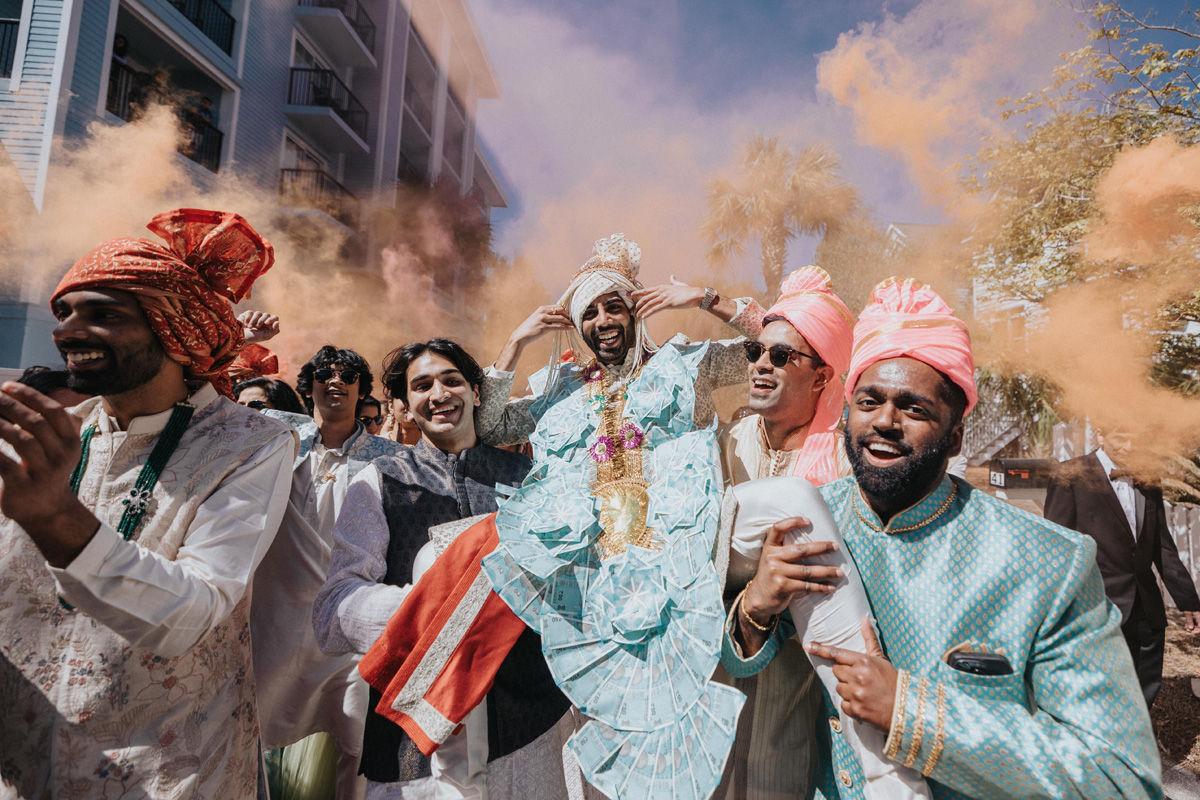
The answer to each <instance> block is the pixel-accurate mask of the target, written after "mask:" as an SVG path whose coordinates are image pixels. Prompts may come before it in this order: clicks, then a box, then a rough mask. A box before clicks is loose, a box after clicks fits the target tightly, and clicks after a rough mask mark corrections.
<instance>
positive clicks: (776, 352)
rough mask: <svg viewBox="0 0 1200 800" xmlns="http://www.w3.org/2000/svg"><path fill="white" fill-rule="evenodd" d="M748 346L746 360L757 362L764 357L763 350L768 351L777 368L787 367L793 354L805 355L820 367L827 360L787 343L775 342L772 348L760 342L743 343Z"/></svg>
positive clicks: (752, 362) (773, 364)
mask: <svg viewBox="0 0 1200 800" xmlns="http://www.w3.org/2000/svg"><path fill="white" fill-rule="evenodd" d="M742 346H743V347H745V348H746V360H747V361H749V362H750V363H751V364H754V363H757V362H758V360H759V359H760V358H762V354H763V351H764V350H766V351H767V355H768V357H769V358H770V359H771V366H772V367H775V368H776V369H782V368H783V367H786V366H787V364H788V362H789V361H791V360H792V356H803V357H804V358H807V359H811V360H812V362H813V366H814V367H819V366H821V365H822V364H824V363H825V362H823V361H822V360H821V359H819V358H817V357H816V356H814V355H812V354H811V353H803V352H801V351H799V350H797V349H796V348H794V347H788V346H787V345H786V344H773V345H771V347H770V348H766V347H763V346H762V344H761V343H760V342H744V343H743V344H742Z"/></svg>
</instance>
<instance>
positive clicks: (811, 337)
mask: <svg viewBox="0 0 1200 800" xmlns="http://www.w3.org/2000/svg"><path fill="white" fill-rule="evenodd" d="M767 316H768V317H770V316H779V317H783V318H784V319H786V320H787V321H788V322H790V323H791V324H792V327H793V328H795V329H796V332H797V333H799V334H800V335H801V336H803V337H804V340H805V341H806V342H808V344H809V346H811V347H812V348H813V349H814V350H816V351H817V355H818V356H820V357H821V360H822V361H824V362H825V363H826V364H828V365H829V366H831V367H833V378H832V379H831V380H830V381H829V383H828V384H826V385H825V389H824V390H823V391H822V392H821V396H820V397H819V398H817V413H816V415H815V416H814V417H813V421H812V424H811V425H810V426H809V429H808V436H807V437H805V439H804V447H802V448H801V450H800V453H799V455H798V456H797V457H796V467H795V469H794V470H793V473H792V474H794V475H796V476H798V477H801V478H804V479H805V480H807V481H809V482H810V483H812V484H814V485H816V486H820V485H821V484H823V483H829V482H830V481H834V480H837V478H838V464H837V448H838V437H837V424H838V420H839V419H841V416H842V394H843V387H842V382H841V380H839V378H838V376H839V375H841V374H842V373H843V372H845V371H846V367H847V366H848V365H849V363H850V344H851V339H852V335H853V334H852V331H853V326H854V316H853V315H852V314H851V313H850V309H848V308H846V304H845V303H843V302H842V301H841V298H839V297H838V296H837V295H836V294H834V293H833V288H832V285H831V283H830V280H829V275H828V273H826V272H825V270H823V269H821V268H820V267H804V268H803V269H798V270H796V271H795V272H793V273H792V274H791V275H789V276H787V278H785V279H784V281H783V286H782V287H781V291H780V294H779V299H778V300H777V301H775V305H773V306H771V309H770V310H769V311H767Z"/></svg>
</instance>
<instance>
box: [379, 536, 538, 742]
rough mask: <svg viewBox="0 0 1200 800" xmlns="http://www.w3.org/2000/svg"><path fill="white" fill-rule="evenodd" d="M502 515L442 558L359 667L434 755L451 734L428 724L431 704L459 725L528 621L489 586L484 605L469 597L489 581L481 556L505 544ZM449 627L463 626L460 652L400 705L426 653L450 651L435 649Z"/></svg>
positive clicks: (389, 710)
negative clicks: (500, 523) (499, 525)
mask: <svg viewBox="0 0 1200 800" xmlns="http://www.w3.org/2000/svg"><path fill="white" fill-rule="evenodd" d="M495 520H496V515H495V514H490V515H489V516H488V517H487V518H485V519H483V520H481V521H479V522H477V523H476V524H474V525H472V526H471V527H470V528H468V529H467V530H466V531H464V532H463V533H461V534H459V536H458V537H457V538H456V539H455V540H454V541H453V542H452V543H451V545H450V546H449V547H448V548H446V552H445V553H443V554H442V555H440V556H438V559H437V561H436V562H434V565H433V566H432V567H430V568H429V571H428V572H426V573H425V574H424V575H423V576H421V579H420V580H419V581H418V582H417V584H416V586H414V587H413V589H412V591H411V592H410V593H409V594H408V596H407V597H406V598H405V599H404V603H403V604H402V605H401V606H400V608H399V610H397V611H396V613H395V614H394V615H393V616H392V618H391V620H389V621H388V624H387V628H386V629H385V630H384V632H383V635H382V636H380V637H379V641H377V642H376V643H375V644H374V646H372V647H371V649H370V650H369V651H368V652H367V654H366V655H365V656H364V657H363V659H362V661H361V662H359V665H358V671H359V674H361V675H362V676H363V679H364V680H366V682H367V683H368V684H370V685H371V686H372V687H374V688H375V689H377V690H378V691H379V692H381V693H382V694H383V699H381V700H380V701H379V704H378V705H377V706H376V707H375V710H376V711H377V712H378V713H379V714H381V715H382V716H384V717H386V718H388V719H390V720H392V721H393V722H395V723H396V724H397V725H399V726H400V727H402V728H403V729H404V731H405V733H407V734H408V735H409V737H411V738H412V740H413V741H414V742H415V743H416V744H417V747H419V748H420V749H421V752H422V753H424V754H425V755H432V754H433V752H434V751H435V750H437V748H438V746H439V745H441V743H442V742H443V741H445V740H446V739H447V738H448V737H449V735H450V731H446V730H444V724H443V725H442V726H440V727H442V728H443V730H442V731H440V732H438V731H432V730H426V729H425V728H426V727H428V726H426V725H423V724H422V722H426V723H427V722H428V721H429V719H430V715H429V714H428V713H427V711H428V706H432V709H433V710H435V711H436V712H437V714H439V715H440V716H441V717H443V718H444V719H445V720H448V721H449V722H450V723H453V724H454V725H458V724H460V723H461V722H462V721H463V719H465V718H466V716H467V714H468V713H470V711H471V710H472V709H474V708H475V707H476V706H477V705H479V703H481V702H482V701H483V699H484V696H485V695H486V694H487V693H488V691H489V690H490V689H491V688H492V682H493V681H494V680H495V677H496V671H497V670H498V669H499V668H500V664H501V663H502V662H503V661H504V659H505V657H506V656H508V653H509V651H510V650H511V649H512V647H513V645H514V644H516V641H517V639H518V637H520V635H521V632H522V631H524V630H525V623H524V622H522V621H521V620H520V618H519V617H517V616H516V615H515V614H513V613H512V611H511V610H509V608H508V606H507V605H505V603H504V601H503V600H501V599H500V597H499V595H497V594H496V593H495V592H493V591H491V590H490V588H489V590H488V592H487V596H486V599H485V600H483V602H482V605H480V604H479V603H478V602H476V601H472V600H471V599H470V598H469V596H468V595H469V594H470V590H471V588H472V586H475V587H476V591H475V593H474V595H475V597H478V591H479V589H478V583H477V582H478V581H480V580H483V581H486V580H487V577H486V576H485V575H484V574H483V568H482V565H481V563H480V562H481V561H482V560H483V558H484V556H486V555H488V554H489V553H491V552H492V551H494V550H495V549H496V547H497V546H498V545H499V543H500V539H499V535H498V534H497V533H496V522H495ZM449 626H453V627H454V628H456V629H457V628H460V627H461V628H462V629H463V633H462V636H461V639H460V641H459V642H458V644H457V646H456V647H455V648H454V651H453V653H451V654H450V656H449V658H448V660H446V663H445V665H444V666H442V667H441V669H439V670H437V672H436V675H435V677H434V678H433V679H432V682H431V683H430V684H429V686H428V687H425V690H424V691H423V692H422V691H421V687H418V686H415V685H414V686H413V687H410V688H409V691H408V692H406V693H405V697H404V699H403V700H402V702H401V703H400V704H399V707H398V708H397V707H396V706H397V703H396V700H397V698H398V697H400V696H401V692H402V691H404V689H405V687H406V686H407V685H408V684H409V683H410V682H411V681H412V678H413V674H414V673H415V672H416V671H417V668H418V667H419V666H421V664H422V663H423V662H425V661H426V660H427V659H433V660H434V661H436V659H438V658H441V657H444V656H442V655H439V654H438V653H434V654H430V652H429V650H430V647H431V646H432V645H433V643H434V641H435V640H436V639H437V637H438V635H439V634H440V633H442V631H443V630H444V629H446V628H447V627H449ZM430 666H434V664H432V663H431V664H430V665H427V667H426V670H423V673H424V674H428V671H429V667H430ZM426 704H427V705H426ZM418 709H425V710H426V715H425V717H426V718H425V720H423V721H419V720H418V719H415V718H414V716H413V714H412V713H410V712H416V713H417V716H421V715H422V714H421V711H419V710H418ZM435 719H436V717H435Z"/></svg>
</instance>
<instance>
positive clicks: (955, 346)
mask: <svg viewBox="0 0 1200 800" xmlns="http://www.w3.org/2000/svg"><path fill="white" fill-rule="evenodd" d="M905 357H906V358H914V359H916V360H917V361H922V362H924V363H926V364H928V365H929V366H931V367H933V368H934V369H936V370H937V371H938V372H940V373H942V374H943V375H945V376H946V377H948V378H949V379H950V380H952V381H954V382H955V383H957V384H958V385H959V386H960V387H962V390H963V392H965V393H966V395H967V413H968V414H969V413H970V412H971V409H973V408H974V407H975V401H976V400H978V399H979V392H978V391H977V390H976V388H975V359H973V358H972V357H971V334H970V332H968V330H967V326H966V323H964V322H963V321H962V320H961V319H959V318H957V317H955V316H954V310H953V309H952V308H950V306H948V305H946V301H945V300H943V299H942V298H941V296H939V295H938V293H937V292H935V291H934V290H933V289H930V288H929V287H928V286H926V285H925V284H923V283H920V282H918V281H914V280H913V279H911V278H909V279H908V280H904V281H902V280H900V279H899V278H888V279H887V280H886V281H884V282H882V283H880V284H879V285H878V286H876V287H875V291H874V292H873V293H872V295H871V303H870V304H869V305H868V306H867V307H866V308H864V309H863V312H862V314H860V315H859V317H858V324H857V325H855V326H854V353H853V355H852V356H851V357H850V373H849V374H848V375H847V376H846V398H847V400H849V398H850V395H851V393H852V392H853V391H854V386H855V384H857V383H858V378H859V376H860V375H862V374H863V373H864V372H865V371H866V370H867V368H868V367H870V366H871V365H872V364H874V363H876V362H878V361H884V360H886V359H889V358H905Z"/></svg>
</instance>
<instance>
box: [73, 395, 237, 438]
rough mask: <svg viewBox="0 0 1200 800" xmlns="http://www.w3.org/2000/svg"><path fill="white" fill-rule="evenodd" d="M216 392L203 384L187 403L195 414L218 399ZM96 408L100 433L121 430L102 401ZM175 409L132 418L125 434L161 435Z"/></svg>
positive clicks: (99, 401)
mask: <svg viewBox="0 0 1200 800" xmlns="http://www.w3.org/2000/svg"><path fill="white" fill-rule="evenodd" d="M220 396H221V395H219V394H217V390H216V389H214V388H213V385H212V384H211V383H205V384H204V385H203V386H201V387H200V388H199V389H197V390H196V391H195V392H193V393H192V395H191V396H190V397H188V400H187V401H188V402H189V403H191V404H192V405H194V406H195V407H196V413H199V412H200V411H202V410H203V409H205V408H207V407H208V406H209V405H210V404H211V403H213V402H215V401H216V400H217V399H219V398H220ZM96 405H97V408H98V409H99V412H100V413H99V421H98V422H99V428H100V432H101V433H113V432H117V431H120V430H121V427H120V425H118V424H117V420H116V418H115V417H110V416H109V415H108V414H106V413H104V405H103V401H102V400H98V402H97V404H96ZM174 411H175V407H174V406H172V407H171V408H168V409H166V410H165V411H160V412H158V413H157V414H147V415H146V416H144V417H134V418H133V419H132V420H130V422H129V428H128V429H127V430H126V432H127V433H131V434H155V433H161V432H162V429H163V428H165V427H167V423H168V422H169V421H170V419H171V414H172V413H174Z"/></svg>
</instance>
